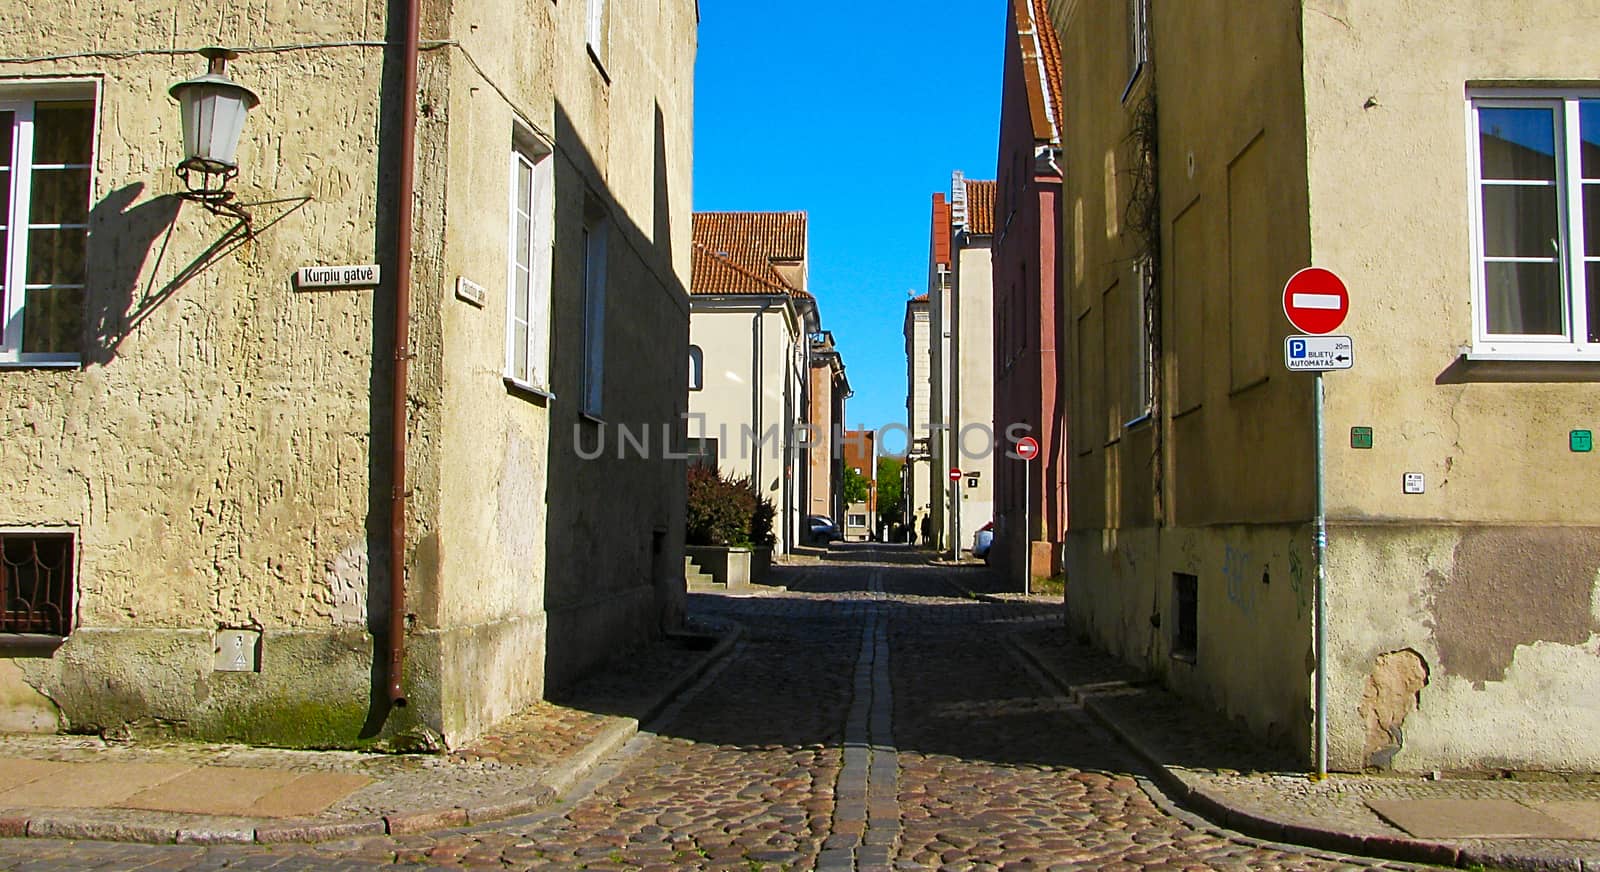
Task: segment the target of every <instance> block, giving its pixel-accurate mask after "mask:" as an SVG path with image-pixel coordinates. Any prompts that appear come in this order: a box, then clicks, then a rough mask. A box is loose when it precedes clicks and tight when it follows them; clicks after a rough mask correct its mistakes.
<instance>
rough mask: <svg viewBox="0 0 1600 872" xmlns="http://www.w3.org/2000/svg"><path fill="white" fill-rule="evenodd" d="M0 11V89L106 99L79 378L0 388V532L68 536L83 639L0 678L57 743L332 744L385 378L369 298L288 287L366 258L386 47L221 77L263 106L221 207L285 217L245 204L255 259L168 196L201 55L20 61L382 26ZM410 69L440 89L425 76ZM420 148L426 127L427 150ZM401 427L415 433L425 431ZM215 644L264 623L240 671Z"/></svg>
mask: <svg viewBox="0 0 1600 872" xmlns="http://www.w3.org/2000/svg"><path fill="white" fill-rule="evenodd" d="M13 11H14V12H15V13H16V14H14V15H10V16H8V17H7V19H6V21H5V23H4V24H3V25H0V55H3V56H4V57H5V58H7V59H11V60H7V61H3V62H0V76H6V77H14V76H39V75H50V76H77V75H82V76H88V77H92V78H94V79H97V80H98V81H100V82H101V83H102V85H103V88H102V91H101V94H100V120H99V128H98V131H97V135H98V150H97V155H96V168H95V169H96V171H95V179H94V189H93V192H92V212H91V222H90V223H91V243H90V248H89V282H90V287H89V291H88V297H89V311H88V319H87V320H88V326H87V330H86V334H87V335H86V336H85V354H84V358H85V366H84V368H83V369H82V370H67V371H46V370H6V371H0V380H3V381H4V382H5V387H4V390H3V391H0V397H3V400H0V404H3V405H0V444H4V445H6V446H7V450H5V451H4V452H3V453H0V481H3V483H0V524H6V525H38V524H65V525H70V526H74V527H76V528H77V530H78V533H79V548H80V563H79V583H78V589H77V597H78V598H77V604H76V611H77V621H76V625H77V627H78V628H79V629H78V631H76V632H74V633H73V634H72V636H71V638H70V639H69V640H68V641H67V642H66V644H65V645H64V646H62V647H61V648H60V649H59V650H58V651H56V652H55V654H54V656H52V657H43V658H28V659H18V660H15V661H11V662H12V663H14V664H15V667H16V669H18V670H20V672H21V674H22V675H23V676H24V677H25V680H26V682H27V683H28V685H29V686H31V687H33V688H36V689H38V690H39V691H40V692H43V693H45V694H47V695H48V696H50V697H51V698H53V699H55V700H56V701H57V702H58V703H59V704H60V706H61V717H62V719H63V721H64V723H65V725H66V726H68V727H70V728H73V729H87V728H96V727H115V726H117V725H118V724H120V723H121V722H123V721H127V720H135V719H151V718H154V719H161V720H164V721H169V722H171V725H172V727H173V728H174V729H177V730H180V731H187V732H195V733H200V734H204V735H212V736H219V737H224V736H225V737H250V738H257V739H260V740H263V741H273V742H284V743H289V744H326V743H337V742H348V741H353V740H354V738H355V736H356V734H357V732H358V731H359V728H360V726H361V723H362V721H363V720H364V718H365V716H366V712H367V704H368V686H369V682H370V673H371V667H370V662H371V644H370V639H369V637H368V636H367V635H366V624H367V621H368V618H369V611H371V610H374V609H377V608H379V607H380V605H379V604H378V603H376V602H375V601H374V600H375V597H376V596H379V594H375V590H374V589H375V588H377V589H378V590H381V589H382V582H381V579H375V578H373V577H372V575H371V574H370V572H369V566H370V564H371V559H372V551H373V549H374V548H377V547H380V544H381V535H380V534H379V533H377V532H376V529H369V524H368V510H369V499H370V497H371V494H372V492H373V490H374V489H375V487H381V483H382V480H383V478H384V475H385V473H384V469H383V467H382V465H381V463H379V462H375V461H374V459H373V456H372V455H371V454H370V453H369V449H370V448H371V447H372V444H373V441H372V440H373V434H374V432H376V433H379V434H381V433H383V432H384V431H385V429H386V427H387V415H386V413H384V412H382V411H374V409H373V406H372V404H371V402H370V396H371V392H372V391H373V390H374V388H375V386H381V385H384V384H386V378H387V373H388V370H389V366H388V364H387V362H385V360H384V359H383V358H382V356H381V355H379V356H377V357H376V358H375V355H374V352H373V349H374V344H375V335H377V333H378V331H379V328H375V326H374V325H375V323H377V324H381V323H383V319H382V315H381V313H380V314H379V315H377V316H376V317H375V313H374V307H375V305H378V306H380V308H381V306H382V303H381V302H379V301H381V300H382V299H383V297H384V295H385V293H386V291H385V290H380V291H376V292H374V291H371V290H365V291H336V292H325V293H295V292H293V291H292V290H291V287H290V282H289V278H290V274H291V273H292V271H293V270H294V269H295V268H296V267H299V266H303V265H308V264H321V263H372V262H375V261H379V260H382V259H383V256H382V252H381V250H380V237H379V234H378V231H377V229H376V228H375V227H374V222H373V216H374V214H375V213H377V212H378V210H379V196H380V192H379V186H378V184H377V182H376V178H377V166H376V162H377V159H378V152H379V149H378V136H379V131H380V128H381V126H382V124H383V123H385V119H384V118H381V117H380V114H379V110H378V108H377V107H378V106H379V105H380V104H381V102H382V101H381V100H380V97H381V95H382V94H383V93H385V91H384V88H385V80H384V66H383V64H382V54H381V49H378V48H373V47H366V46H356V45H347V46H339V47H330V48H325V49H314V50H295V51H285V52H279V53H268V54H248V55H246V56H244V57H241V58H240V59H239V60H238V61H236V62H235V63H234V64H233V66H232V67H231V69H230V72H232V74H233V75H234V76H235V77H236V78H237V79H238V80H240V81H242V82H245V83H247V84H249V85H250V86H251V87H253V88H254V89H256V90H257V91H258V92H260V93H261V95H262V96H263V103H262V105H261V106H260V107H259V108H258V109H257V110H256V111H255V112H253V113H252V115H251V118H250V120H249V122H248V124H247V127H246V133H245V141H244V142H243V143H242V144H241V147H240V163H241V167H242V169H241V174H240V177H239V179H238V181H237V183H236V188H237V190H238V191H239V199H240V200H241V201H243V202H246V203H253V202H259V201H269V200H280V201H281V202H271V203H267V202H263V203H262V204H261V205H259V206H256V207H254V209H253V211H254V214H255V216H256V227H257V235H256V236H255V238H254V239H252V240H249V241H247V242H243V243H242V244H231V243H224V245H223V247H222V248H221V249H220V250H212V249H211V247H212V246H214V245H215V244H216V243H218V242H219V241H220V240H223V239H224V237H225V234H226V232H227V230H228V228H229V226H230V224H231V222H230V221H228V220H226V219H223V218H219V217H214V216H211V215H209V214H207V213H205V212H204V211H202V210H200V209H199V208H197V207H195V206H193V205H192V204H190V205H183V206H181V207H180V204H179V202H178V201H177V200H176V199H175V198H173V197H172V196H171V195H172V193H173V192H174V191H176V190H177V189H178V185H179V182H178V181H177V180H176V179H175V178H173V176H172V173H171V166H172V165H173V164H175V163H176V162H177V158H178V147H179V143H180V142H181V137H180V135H179V124H178V116H177V111H176V106H175V104H174V103H173V102H172V101H171V100H170V99H169V98H168V97H167V95H166V88H167V87H168V86H169V85H171V84H172V83H173V82H176V81H178V80H180V79H183V78H187V77H190V76H192V75H195V74H196V73H198V72H199V71H200V70H201V69H202V68H203V60H202V59H200V58H199V57H198V56H197V55H192V54H187V53H180V54H167V53H155V54H133V55H131V56H127V57H122V56H115V55H113V54H102V55H93V54H91V55H90V56H86V57H81V58H71V59H65V60H58V61H49V62H26V63H19V62H16V61H15V59H17V58H23V57H26V56H30V55H34V54H38V53H40V51H41V48H42V47H48V49H49V51H50V53H71V52H74V51H85V52H106V53H115V52H121V51H130V52H138V51H139V50H143V49H168V48H170V47H172V46H179V47H188V46H194V47H198V46H200V45H205V44H211V43H217V42H220V43H223V44H232V45H252V44H254V45H265V44H274V43H280V42H283V43H291V42H292V43H302V42H315V41H329V42H345V41H353V42H359V41H369V40H375V39H376V40H381V39H382V38H383V36H384V27H385V25H384V21H383V8H382V5H381V4H358V5H357V6H355V7H349V6H343V7H326V6H318V5H314V4H313V5H306V4H302V3H284V2H270V3H246V4H242V5H238V6H235V7H230V8H229V9H228V10H225V11H222V12H220V13H219V12H217V11H215V10H212V11H207V10H202V9H200V8H199V7H193V6H189V5H185V4H177V3H164V4H163V3H157V4H142V5H140V6H133V5H131V4H120V5H114V6H108V7H104V8H101V7H98V6H97V7H96V10H95V12H94V14H93V15H61V14H60V12H61V10H60V8H53V9H50V10H44V9H42V8H33V7H18V9H16V10H13ZM425 69H426V70H427V72H426V73H425V75H424V83H425V87H427V88H429V89H430V91H432V92H434V93H436V89H437V88H438V86H439V82H438V80H437V78H436V77H435V76H433V75H432V71H433V70H434V69H436V67H435V66H434V65H431V64H428V63H427V62H425ZM0 85H3V86H5V87H15V86H16V82H15V80H13V79H8V80H7V81H6V82H4V83H0ZM436 134H437V132H436V131H434V130H430V129H427V128H425V129H424V131H423V132H422V139H423V140H424V142H425V143H431V142H432V139H431V137H433V136H436ZM427 153H428V148H427V146H426V145H425V147H424V155H426V154H427ZM428 159H429V158H426V157H425V158H424V160H428ZM424 211H426V210H424ZM423 249H424V251H423V252H422V255H423V257H422V259H423V262H424V266H423V267H422V269H420V270H419V275H422V276H426V275H427V272H426V259H427V256H428V246H426V245H424V246H423ZM435 250H436V249H435ZM386 287H387V286H386ZM426 299H427V297H426V295H425V294H424V295H421V302H419V306H418V308H419V317H418V322H419V323H418V334H419V337H420V341H426V337H427V335H428V326H427V324H428V317H427V315H426V309H427V305H426ZM375 360H376V361H377V362H376V363H375ZM421 370H422V371H421V372H420V373H419V374H418V375H417V376H415V377H414V380H413V396H414V397H418V398H422V399H423V400H424V401H425V404H427V403H426V399H427V398H428V397H430V396H432V395H434V393H435V392H436V390H437V380H436V379H433V378H430V376H429V374H428V371H427V368H426V366H425V365H424V366H422V367H421ZM427 405H431V404H427ZM386 406H387V399H386V397H385V401H384V407H385V408H386ZM415 426H416V429H417V431H418V432H419V433H424V434H425V433H427V432H428V430H429V428H430V426H431V425H430V423H429V421H428V419H427V416H426V415H425V414H424V415H419V418H418V420H417V422H416V425H415ZM380 438H381V437H380ZM430 462H431V460H430V456H429V455H428V453H427V452H426V450H424V451H422V452H419V454H418V456H417V460H416V467H415V468H416V471H417V479H416V482H417V485H418V490H419V491H421V492H422V494H423V496H422V497H420V499H421V504H420V505H419V506H418V512H419V514H424V515H425V514H427V512H428V507H427V497H426V493H427V491H428V487H427V485H426V481H427V478H428V475H429V473H428V470H429V465H430ZM221 626H253V627H258V628H261V629H262V630H263V633H264V641H263V654H262V671H261V672H260V673H259V674H240V675H228V676H222V675H220V674H216V673H213V672H212V671H211V648H212V633H213V632H214V631H215V630H216V629H217V628H218V627H221ZM311 686H315V687H316V691H315V693H312V694H307V693H305V688H307V687H311ZM427 696H428V692H427V691H426V690H425V689H422V690H421V692H420V693H419V698H426V697H427ZM297 706H308V707H315V708H317V709H319V711H318V712H317V713H315V714H311V713H308V712H306V711H304V710H297V709H296V707H297Z"/></svg>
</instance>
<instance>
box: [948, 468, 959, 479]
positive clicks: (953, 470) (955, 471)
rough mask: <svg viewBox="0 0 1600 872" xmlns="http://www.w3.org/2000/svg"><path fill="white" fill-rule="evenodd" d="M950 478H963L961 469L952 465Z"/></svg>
mask: <svg viewBox="0 0 1600 872" xmlns="http://www.w3.org/2000/svg"><path fill="white" fill-rule="evenodd" d="M950 480H951V481H960V480H961V470H959V469H956V468H955V467H953V466H952V467H950Z"/></svg>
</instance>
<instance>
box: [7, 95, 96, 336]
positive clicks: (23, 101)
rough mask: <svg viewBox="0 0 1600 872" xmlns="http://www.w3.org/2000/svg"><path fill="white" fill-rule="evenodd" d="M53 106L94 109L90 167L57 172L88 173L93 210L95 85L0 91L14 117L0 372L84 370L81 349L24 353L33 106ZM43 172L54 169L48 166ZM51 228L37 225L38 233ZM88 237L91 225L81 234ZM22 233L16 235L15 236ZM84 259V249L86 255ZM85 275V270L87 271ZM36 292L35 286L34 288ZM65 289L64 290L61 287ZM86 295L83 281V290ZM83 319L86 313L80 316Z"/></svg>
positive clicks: (75, 226)
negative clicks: (82, 104) (15, 221)
mask: <svg viewBox="0 0 1600 872" xmlns="http://www.w3.org/2000/svg"><path fill="white" fill-rule="evenodd" d="M53 100H88V101H90V102H91V103H92V104H93V107H94V108H93V109H92V121H91V122H90V124H91V125H92V127H91V132H90V144H89V162H88V163H87V164H61V165H59V167H58V168H61V169H87V170H88V171H89V190H88V192H87V197H88V202H87V204H86V205H88V206H90V207H91V208H92V207H93V205H94V191H95V165H96V164H97V163H98V162H99V156H100V135H99V132H100V88H99V82H98V81H95V80H87V81H86V80H56V81H34V82H28V83H26V84H25V85H23V86H22V87H19V88H16V89H12V88H10V87H6V86H4V85H0V112H11V113H14V114H13V121H12V124H13V125H14V127H13V132H12V137H11V155H10V161H11V170H10V172H11V180H10V181H11V191H10V194H11V209H10V212H9V214H0V227H4V228H6V242H5V245H4V247H3V249H0V258H4V261H5V263H4V265H5V271H4V284H3V285H0V324H3V325H4V329H3V330H0V368H5V367H59V368H73V367H79V366H82V365H83V349H82V347H81V346H80V347H79V348H78V350H76V351H68V352H31V353H23V351H22V340H23V336H22V326H23V317H24V316H23V310H24V308H25V304H26V302H27V298H28V290H29V285H28V284H27V276H28V273H27V267H28V231H29V230H30V229H33V225H30V224H29V223H28V221H27V215H28V213H29V211H30V209H31V204H30V194H31V192H32V177H33V169H34V163H33V113H34V105H35V104H36V103H39V102H49V101H53ZM46 166H50V167H57V166H58V165H54V164H49V165H46ZM12 216H23V220H22V222H21V223H20V224H19V225H16V226H13V225H12V224H10V223H7V222H9V221H11V218H12ZM52 226H54V225H38V227H39V228H40V229H44V228H48V227H52ZM56 229H80V228H78V226H77V225H60V226H56ZM81 229H82V230H83V231H84V233H85V235H87V234H88V231H89V225H88V224H84V225H83V226H82V228H81ZM19 231H20V232H19ZM85 257H87V248H86V249H85ZM86 271H87V269H86ZM85 279H86V280H87V276H85ZM34 287H35V288H37V287H38V286H34ZM63 287H66V286H63ZM82 290H83V293H84V294H85V296H87V294H88V287H87V281H86V282H85V285H84V286H82ZM84 317H85V318H87V308H86V309H85V312H84Z"/></svg>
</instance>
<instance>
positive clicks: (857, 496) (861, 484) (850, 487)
mask: <svg viewBox="0 0 1600 872" xmlns="http://www.w3.org/2000/svg"><path fill="white" fill-rule="evenodd" d="M867 493H868V489H867V477H866V476H864V475H862V474H861V473H859V472H856V471H855V468H854V467H845V470H844V504H845V505H847V506H848V505H850V504H851V503H864V502H866V501H867Z"/></svg>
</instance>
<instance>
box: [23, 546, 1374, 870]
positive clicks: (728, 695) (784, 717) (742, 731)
mask: <svg viewBox="0 0 1600 872" xmlns="http://www.w3.org/2000/svg"><path fill="white" fill-rule="evenodd" d="M841 553H842V554H843V558H844V559H835V560H831V561H828V562H823V563H819V564H816V565H814V566H807V567H805V568H803V569H801V570H799V571H798V572H796V571H792V570H791V571H790V573H789V575H788V576H787V578H788V581H789V584H790V587H791V590H790V592H789V593H787V594H783V593H778V594H768V595H765V596H761V597H755V598H742V599H741V598H726V597H697V598H696V602H695V603H694V606H693V608H694V609H695V610H696V611H697V612H700V613H703V614H707V615H708V616H713V617H721V618H728V619H732V620H736V621H739V622H740V623H742V624H743V625H744V626H745V627H746V629H747V635H746V637H745V639H744V641H742V642H741V643H740V645H739V647H738V649H737V650H736V651H735V653H734V655H733V656H732V657H731V658H729V659H728V660H727V661H725V662H724V663H723V664H722V665H720V666H719V667H717V668H715V669H713V670H712V671H711V672H710V673H708V674H707V675H706V677H705V678H704V679H703V680H702V681H701V683H700V684H699V685H698V686H697V688H696V689H695V690H694V691H692V692H691V694H690V695H689V696H687V697H686V698H685V700H684V702H683V703H682V704H681V705H679V706H678V707H676V708H675V710H670V711H669V712H668V713H667V714H666V715H665V716H664V717H663V718H662V719H661V722H659V723H658V724H657V725H656V727H657V729H656V733H655V734H641V735H640V736H639V737H638V738H637V739H635V740H634V741H633V742H632V743H630V744H629V746H628V747H627V749H626V750H625V751H624V752H623V753H622V754H621V755H619V756H618V757H617V758H616V759H614V760H612V761H610V762H608V763H607V764H606V765H605V766H604V767H602V769H601V770H599V771H598V772H596V773H595V775H594V777H593V778H591V779H590V781H589V782H588V783H586V784H585V785H582V786H580V788H579V789H577V790H575V791H574V793H573V797H572V798H571V799H569V800H568V801H567V802H565V803H564V804H562V805H559V806H555V807H553V808H551V809H550V810H548V811H546V812H543V813H541V814H538V815H532V816H528V817H522V818H514V819H511V820H506V821H500V822H498V823H495V824H491V825H485V826H481V827H475V828H470V829H455V830H447V831H441V832H436V833H431V834H428V835H418V836H384V837H374V838H368V839H358V840H350V841H344V842H334V843H327V844H321V845H283V846H249V847H233V846H212V847H205V846H190V845H166V846H152V845H134V844H108V843H84V842H55V841H48V840H40V839H12V840H0V869H5V870H18V872H24V870H27V872H45V870H58V869H147V870H153V869H285V870H287V869H304V868H316V869H368V868H373V867H376V866H391V865H400V866H415V867H432V866H472V867H485V868H511V869H580V868H587V869H616V870H624V869H626V870H636V869H646V870H672V869H690V868H693V869H710V870H739V872H752V870H761V869H771V870H778V869H794V870H809V869H818V870H853V869H922V868H945V869H953V870H967V869H1146V868H1148V869H1337V868H1351V867H1371V866H1381V867H1382V868H1405V867H1402V866H1401V865H1399V864H1375V863H1373V862H1372V861H1368V860H1363V859H1360V858H1353V857H1342V856H1339V855H1333V854H1327V853H1323V852H1315V851H1307V850H1302V849H1296V848H1292V847H1289V846H1283V845H1271V844H1265V843H1261V842H1255V841H1251V840H1248V839H1243V838H1239V837H1235V836H1232V835H1230V834H1228V833H1224V832H1220V831H1217V830H1214V829H1210V828H1208V827H1205V826H1204V825H1203V823H1201V822H1198V821H1197V820H1196V819H1194V818H1192V817H1191V816H1187V815H1177V814H1174V813H1172V810H1171V808H1170V805H1169V804H1166V803H1165V801H1164V800H1161V801H1157V800H1156V799H1154V798H1153V796H1152V794H1151V793H1149V792H1147V784H1146V783H1145V782H1143V781H1142V779H1141V778H1140V777H1139V776H1140V770H1139V769H1138V767H1137V766H1136V764H1135V763H1134V762H1133V760H1132V759H1131V758H1130V757H1129V756H1128V755H1127V754H1126V753H1125V752H1124V751H1123V750H1122V749H1121V748H1120V747H1119V746H1118V745H1116V743H1115V741H1114V740H1112V739H1111V738H1110V737H1109V736H1107V735H1105V734H1104V733H1102V732H1100V731H1099V730H1098V729H1097V728H1095V727H1094V726H1092V725H1091V723H1090V722H1089V721H1088V720H1086V719H1085V717H1084V716H1083V714H1082V713H1081V712H1080V711H1078V710H1077V709H1076V708H1075V707H1073V706H1072V705H1070V704H1069V703H1068V702H1067V701H1065V700H1063V699H1062V698H1060V697H1058V696H1054V695H1052V694H1050V693H1048V692H1046V691H1045V690H1043V689H1042V686H1041V685H1040V683H1039V682H1037V681H1036V680H1035V679H1034V678H1033V677H1032V676H1031V675H1030V674H1029V672H1028V671H1027V669H1026V667H1024V666H1023V665H1022V662H1021V661H1020V660H1019V659H1018V658H1016V657H1014V656H1012V655H1011V654H1010V653H1009V649H1008V647H1007V646H1006V644H1005V642H1004V639H1005V637H1006V636H1007V635H1008V634H1009V633H1013V632H1015V631H1017V630H1020V629H1027V628H1037V627H1038V626H1040V624H1041V622H1049V621H1059V609H1058V607H1056V606H1051V605H1048V604H1042V603H1040V602H1037V601H1034V602H1014V603H1012V602H1008V603H1004V604H989V603H982V602H977V601H974V600H970V599H967V598H965V597H963V596H960V595H958V594H959V592H958V591H957V589H956V588H955V587H954V586H953V585H951V584H950V583H949V579H950V578H951V576H950V575H949V573H951V572H955V571H958V570H951V569H945V568H938V567H929V566H920V565H914V564H911V563H908V562H907V561H906V558H907V557H908V556H909V555H906V554H905V552H896V551H893V550H884V551H875V550H871V549H860V550H855V551H850V550H848V549H846V550H844V551H842V552H837V551H836V552H835V553H834V555H833V556H834V557H835V558H838V557H840V556H841ZM961 571H965V570H961ZM1197 824H1199V825H1198V826H1197Z"/></svg>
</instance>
